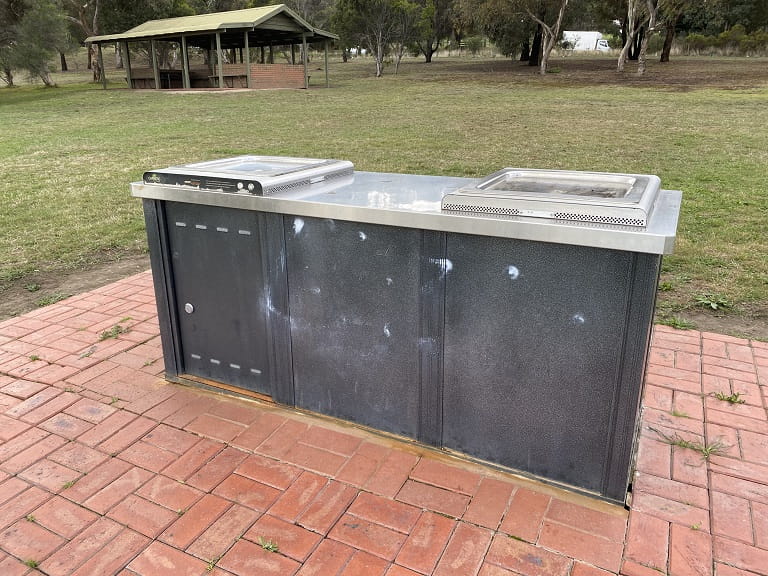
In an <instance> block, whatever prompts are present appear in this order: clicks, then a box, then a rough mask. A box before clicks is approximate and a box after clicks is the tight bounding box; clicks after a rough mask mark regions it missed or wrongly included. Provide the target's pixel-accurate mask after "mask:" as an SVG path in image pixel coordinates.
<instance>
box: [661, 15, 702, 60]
mask: <svg viewBox="0 0 768 576" xmlns="http://www.w3.org/2000/svg"><path fill="white" fill-rule="evenodd" d="M697 5H700V2H699V1H698V0H665V1H664V2H663V3H662V4H661V5H660V6H659V25H660V26H661V27H662V28H663V29H664V45H663V47H662V49H661V58H659V61H660V62H669V54H670V52H671V51H672V42H673V41H674V39H675V32H676V31H677V23H678V22H679V21H680V18H681V17H682V16H683V14H684V13H685V12H687V11H691V10H693V9H695V7H696V6H697Z"/></svg>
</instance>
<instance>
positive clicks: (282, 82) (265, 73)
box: [251, 64, 304, 88]
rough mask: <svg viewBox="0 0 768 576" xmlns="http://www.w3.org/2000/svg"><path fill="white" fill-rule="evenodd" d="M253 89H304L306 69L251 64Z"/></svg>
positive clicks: (288, 65) (291, 65) (300, 66)
mask: <svg viewBox="0 0 768 576" xmlns="http://www.w3.org/2000/svg"><path fill="white" fill-rule="evenodd" d="M251 86H252V87H253V88H304V67H303V66H302V65H300V64H299V65H294V64H251Z"/></svg>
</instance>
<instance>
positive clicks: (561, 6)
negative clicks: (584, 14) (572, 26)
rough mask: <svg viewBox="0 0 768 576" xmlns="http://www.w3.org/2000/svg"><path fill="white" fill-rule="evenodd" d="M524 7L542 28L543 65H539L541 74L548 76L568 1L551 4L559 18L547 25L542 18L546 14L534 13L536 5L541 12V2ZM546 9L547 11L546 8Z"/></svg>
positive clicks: (559, 0) (563, 0)
mask: <svg viewBox="0 0 768 576" xmlns="http://www.w3.org/2000/svg"><path fill="white" fill-rule="evenodd" d="M523 5H524V9H525V12H526V14H528V17H529V18H530V19H531V20H533V21H534V22H536V23H537V24H538V25H539V26H541V35H542V38H541V63H540V64H539V73H540V74H546V73H547V62H549V55H550V54H551V52H552V49H553V48H554V47H555V44H556V43H557V38H558V37H559V36H560V28H561V27H562V25H563V16H565V9H566V7H567V6H568V0H556V1H555V2H554V3H552V4H551V8H554V9H555V10H556V11H557V18H555V21H554V23H552V24H547V22H545V21H544V19H543V18H542V17H541V16H542V15H543V14H544V13H545V12H543V11H539V12H535V11H534V10H535V6H534V5H537V6H538V9H539V10H541V9H542V5H541V3H540V2H524V3H523ZM544 8H545V9H546V6H545V7H544ZM550 22H551V19H550Z"/></svg>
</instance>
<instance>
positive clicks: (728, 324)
mask: <svg viewBox="0 0 768 576" xmlns="http://www.w3.org/2000/svg"><path fill="white" fill-rule="evenodd" d="M675 317H676V318H678V319H680V320H683V321H685V322H688V323H690V324H692V325H693V326H694V327H695V328H696V329H697V330H701V331H703V332H715V333H717V334H727V335H729V336H735V337H737V338H750V339H753V340H762V341H764V342H768V309H766V308H759V307H755V308H746V309H741V310H738V311H736V310H729V311H724V312H716V311H711V312H710V311H707V310H704V309H694V308H690V309H687V310H682V311H680V312H677V313H675Z"/></svg>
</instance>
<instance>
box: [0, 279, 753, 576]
mask: <svg viewBox="0 0 768 576" xmlns="http://www.w3.org/2000/svg"><path fill="white" fill-rule="evenodd" d="M126 318H130V320H126ZM120 323H121V324H122V325H124V326H125V327H130V331H129V332H126V333H123V334H119V335H118V336H117V338H115V339H107V340H100V335H101V333H102V332H104V331H106V330H109V329H110V328H111V327H112V326H114V325H116V324H120ZM157 326H158V325H157V320H156V317H155V313H154V296H153V289H152V282H151V276H150V274H149V273H143V274H139V275H137V276H133V277H131V278H126V279H124V280H122V281H120V282H117V283H115V284H111V285H109V286H106V287H104V288H101V289H98V290H95V291H93V292H89V293H86V294H81V295H78V296H75V297H73V298H70V299H68V300H65V301H63V302H59V303H57V304H54V305H52V306H49V307H47V308H41V309H39V310H36V311H34V312H32V313H30V314H27V315H25V316H21V317H18V318H12V319H10V320H7V321H4V322H0V575H2V576H6V575H7V576H15V575H27V574H34V573H44V574H48V575H50V576H72V575H75V576H86V575H87V576H92V575H94V576H95V575H97V576H102V575H106V574H119V575H120V576H151V575H154V574H163V575H166V574H173V575H177V574H178V575H185V574H201V575H202V574H219V575H221V576H237V575H251V574H265V575H268V574H276V575H280V576H283V575H293V574H297V575H298V576H331V575H333V576H339V575H346V576H357V575H359V576H376V575H383V576H414V575H421V576H426V575H436V576H449V575H458V576H475V575H480V576H521V575H522V576H545V575H546V576H550V575H560V574H561V575H563V576H606V575H609V574H620V575H622V576H658V575H659V574H669V575H673V576H686V575H692V576H707V575H710V576H756V575H762V576H765V575H768V417H766V408H767V407H768V344H766V343H762V342H750V341H747V340H741V339H738V338H732V337H729V336H723V335H719V334H708V333H700V332H694V331H688V332H681V331H676V330H673V329H670V328H667V327H663V326H656V327H655V331H654V336H653V342H652V348H651V351H650V360H649V368H648V372H647V378H646V388H645V394H644V399H643V407H644V408H643V419H642V426H641V433H640V436H641V440H640V445H639V451H638V455H637V472H636V476H635V478H634V482H633V492H632V494H631V506H630V510H629V512H627V511H626V510H625V509H623V508H621V507H619V506H615V505H611V504H606V503H603V502H599V501H597V500H594V499H590V498H587V497H585V496H581V495H577V494H574V493H571V492H567V491H565V490H561V489H557V488H554V487H552V486H546V485H544V484H539V483H536V482H532V481H527V480H523V479H521V478H520V477H517V476H513V475H507V474H504V473H501V472H499V471H495V470H491V469H488V468H484V467H483V466H480V465H476V464H472V463H468V462H462V461H459V460H455V459H450V458H448V457H443V456H440V455H438V454H436V453H435V452H433V451H430V450H426V449H419V448H418V447H414V446H413V445H412V444H410V443H403V444H401V443H398V442H397V441H395V440H392V439H384V438H382V437H380V436H377V435H375V434H371V433H368V432H366V431H362V430H359V429H356V428H352V427H347V426H344V425H341V424H335V423H332V422H329V421H328V420H327V419H316V418H313V417H311V416H307V415H300V414H297V413H294V412H292V411H290V410H285V409H282V408H280V407H276V406H271V405H267V404H263V403H253V402H246V401H241V400H239V399H235V398H229V397H222V396H218V395H215V394H211V393H208V392H203V391H200V390H196V389H192V388H184V387H181V386H177V385H173V384H170V383H166V382H164V381H163V380H162V379H161V375H162V370H163V359H162V351H161V345H160V340H159V337H158V327H157ZM30 356H34V357H37V358H39V359H35V360H31V359H30ZM720 392H722V393H723V394H724V395H731V394H736V393H738V394H739V397H740V398H741V399H743V400H744V402H743V403H741V404H730V403H728V402H726V401H723V400H718V399H717V398H716V396H715V395H716V394H717V393H720ZM678 439H686V440H688V441H690V442H696V443H699V445H700V446H709V447H710V448H711V447H712V446H715V447H716V448H717V449H715V450H714V452H713V453H712V454H710V456H709V458H708V459H706V460H705V459H704V458H703V457H702V454H701V452H699V451H696V450H692V449H690V448H684V447H680V446H679V445H677V443H676V442H675V440H678ZM269 543H272V544H273V545H274V547H276V549H274V550H268V549H267V548H272V546H269ZM30 561H34V562H36V563H38V565H39V572H36V571H35V570H33V569H31V568H30V567H29V566H28V565H26V564H25V562H30Z"/></svg>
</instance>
